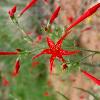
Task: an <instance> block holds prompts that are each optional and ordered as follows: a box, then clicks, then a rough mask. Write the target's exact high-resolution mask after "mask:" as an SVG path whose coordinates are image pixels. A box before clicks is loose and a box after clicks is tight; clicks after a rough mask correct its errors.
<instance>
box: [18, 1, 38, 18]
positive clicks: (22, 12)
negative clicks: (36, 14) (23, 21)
mask: <svg viewBox="0 0 100 100" xmlns="http://www.w3.org/2000/svg"><path fill="white" fill-rule="evenodd" d="M36 2H37V0H32V1H31V2H30V3H29V4H27V5H26V7H25V8H23V9H22V11H21V12H20V14H19V16H21V15H23V14H24V12H25V11H27V10H28V9H29V8H31V7H32V6H33V5H34V4H35V3H36Z"/></svg>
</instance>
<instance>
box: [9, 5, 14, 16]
mask: <svg viewBox="0 0 100 100" xmlns="http://www.w3.org/2000/svg"><path fill="white" fill-rule="evenodd" d="M15 12H16V5H15V6H13V8H12V9H10V10H9V11H8V13H9V16H10V17H13V16H14V14H15Z"/></svg>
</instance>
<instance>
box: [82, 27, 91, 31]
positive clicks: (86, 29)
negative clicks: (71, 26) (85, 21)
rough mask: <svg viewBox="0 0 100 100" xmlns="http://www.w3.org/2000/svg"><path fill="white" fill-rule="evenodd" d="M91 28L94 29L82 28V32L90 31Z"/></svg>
mask: <svg viewBox="0 0 100 100" xmlns="http://www.w3.org/2000/svg"><path fill="white" fill-rule="evenodd" d="M91 29H92V27H86V28H85V29H83V30H81V32H85V31H89V30H91Z"/></svg>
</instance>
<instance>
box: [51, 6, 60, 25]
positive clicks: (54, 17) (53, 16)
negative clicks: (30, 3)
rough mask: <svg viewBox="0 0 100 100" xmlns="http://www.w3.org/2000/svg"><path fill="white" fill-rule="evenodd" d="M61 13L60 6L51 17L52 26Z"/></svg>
mask: <svg viewBox="0 0 100 100" xmlns="http://www.w3.org/2000/svg"><path fill="white" fill-rule="evenodd" d="M59 11H60V6H58V7H57V8H56V10H55V11H54V13H53V14H52V15H51V17H50V24H52V23H53V22H54V20H55V19H56V17H57V16H58V13H59Z"/></svg>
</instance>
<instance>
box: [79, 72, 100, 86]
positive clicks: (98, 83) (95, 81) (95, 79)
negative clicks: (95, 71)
mask: <svg viewBox="0 0 100 100" xmlns="http://www.w3.org/2000/svg"><path fill="white" fill-rule="evenodd" d="M81 72H82V73H83V74H84V75H85V76H87V77H88V78H89V79H91V80H92V81H93V82H94V83H96V84H97V85H100V80H99V79H97V78H95V77H94V76H92V75H91V74H89V73H88V72H86V71H84V70H81Z"/></svg>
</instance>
